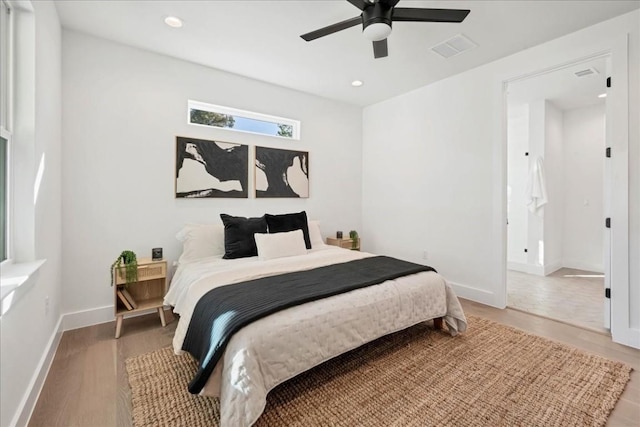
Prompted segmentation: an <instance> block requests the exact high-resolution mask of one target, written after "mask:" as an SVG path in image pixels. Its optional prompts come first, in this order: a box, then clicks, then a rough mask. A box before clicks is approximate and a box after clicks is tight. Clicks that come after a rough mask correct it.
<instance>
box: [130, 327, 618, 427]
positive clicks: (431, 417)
mask: <svg viewBox="0 0 640 427" xmlns="http://www.w3.org/2000/svg"><path fill="white" fill-rule="evenodd" d="M468 320H469V329H468V331H467V332H465V333H464V334H461V335H459V336H457V337H450V336H449V335H448V334H447V333H446V332H443V331H434V330H433V329H431V328H430V327H429V326H427V325H425V324H422V325H417V326H414V327H412V328H410V329H408V330H405V331H402V332H399V333H396V334H393V335H390V336H387V337H383V338H381V339H379V340H376V341H374V342H372V343H370V344H367V345H365V346H363V347H361V348H359V349H356V350H354V351H351V352H349V353H346V354H344V355H342V356H339V357H337V358H335V359H332V360H330V361H329V362H326V363H324V364H322V365H320V366H318V367H316V368H314V369H312V370H311V371H308V372H306V373H303V374H301V375H299V376H297V377H296V378H294V379H292V380H290V381H287V382H285V383H284V384H281V385H280V386H278V387H277V388H276V389H274V390H273V391H271V393H269V396H268V403H267V408H266V409H265V411H264V413H263V415H262V416H261V417H260V419H259V420H258V422H257V423H256V425H257V426H278V427H280V426H282V427H284V426H287V427H289V426H300V427H302V426H305V427H308V426H376V427H377V426H563V427H564V426H602V425H604V424H605V423H606V420H607V417H608V415H609V413H610V412H611V410H612V409H613V407H614V405H615V404H616V401H617V400H618V398H619V397H620V395H621V394H622V391H623V390H624V387H625V385H626V383H627V382H628V381H629V375H630V372H631V368H630V367H629V366H627V365H625V364H623V363H618V362H613V361H611V360H607V359H605V358H602V357H599V356H595V355H590V354H587V353H585V352H583V351H580V350H577V349H574V348H571V347H568V346H566V345H562V344H558V343H555V342H552V341H549V340H546V339H544V338H541V337H538V336H535V335H531V334H528V333H525V332H522V331H519V330H516V329H513V328H510V327H507V326H504V325H500V324H498V323H495V322H492V321H490V320H486V319H482V318H478V317H473V316H470V318H469V319H468ZM126 367H127V373H128V375H129V383H130V385H131V394H132V411H133V423H134V425H135V426H137V427H140V426H218V425H219V401H218V400H217V399H213V398H207V397H201V396H194V395H191V394H189V392H188V391H187V383H188V382H189V381H190V379H191V377H192V375H193V373H194V372H195V370H196V364H195V362H194V361H193V359H192V358H191V357H190V356H175V355H174V354H173V352H172V350H171V349H170V348H164V349H161V350H157V351H154V352H152V353H147V354H143V355H141V356H137V357H133V358H129V359H127V360H126Z"/></svg>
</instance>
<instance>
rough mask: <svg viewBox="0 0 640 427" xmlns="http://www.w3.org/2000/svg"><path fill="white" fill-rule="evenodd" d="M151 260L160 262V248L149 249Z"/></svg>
mask: <svg viewBox="0 0 640 427" xmlns="http://www.w3.org/2000/svg"><path fill="white" fill-rule="evenodd" d="M151 259H152V260H153V261H160V260H161V259H162V248H153V249H151Z"/></svg>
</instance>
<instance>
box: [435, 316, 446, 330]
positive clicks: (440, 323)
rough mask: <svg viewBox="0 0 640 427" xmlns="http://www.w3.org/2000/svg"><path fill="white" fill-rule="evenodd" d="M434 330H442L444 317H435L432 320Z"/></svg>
mask: <svg viewBox="0 0 640 427" xmlns="http://www.w3.org/2000/svg"><path fill="white" fill-rule="evenodd" d="M433 327H434V329H444V317H436V318H435V319H433Z"/></svg>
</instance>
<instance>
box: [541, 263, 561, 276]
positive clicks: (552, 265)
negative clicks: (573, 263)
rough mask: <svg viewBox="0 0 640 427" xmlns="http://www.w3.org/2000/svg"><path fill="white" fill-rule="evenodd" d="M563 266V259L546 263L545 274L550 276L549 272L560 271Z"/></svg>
mask: <svg viewBox="0 0 640 427" xmlns="http://www.w3.org/2000/svg"><path fill="white" fill-rule="evenodd" d="M562 267H563V265H562V261H556V262H552V263H549V264H545V265H544V275H545V276H548V275H549V274H551V273H553V272H554V271H558V270H560V269H561V268H562Z"/></svg>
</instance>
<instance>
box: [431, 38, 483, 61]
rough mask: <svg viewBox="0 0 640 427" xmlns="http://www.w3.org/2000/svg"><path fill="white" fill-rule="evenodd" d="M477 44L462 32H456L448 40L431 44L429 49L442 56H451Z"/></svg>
mask: <svg viewBox="0 0 640 427" xmlns="http://www.w3.org/2000/svg"><path fill="white" fill-rule="evenodd" d="M477 46H478V45H477V44H475V43H474V42H473V41H471V40H470V39H469V38H467V37H465V36H463V35H462V34H457V35H455V36H453V37H452V38H450V39H449V40H446V41H444V42H442V43H440V44H437V45H435V46H433V47H432V48H431V50H432V51H434V52H435V53H437V54H438V55H440V56H442V57H444V58H451V57H452V56H456V55H459V54H461V53H462V52H465V51H467V50H470V49H473V48H474V47H477Z"/></svg>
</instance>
